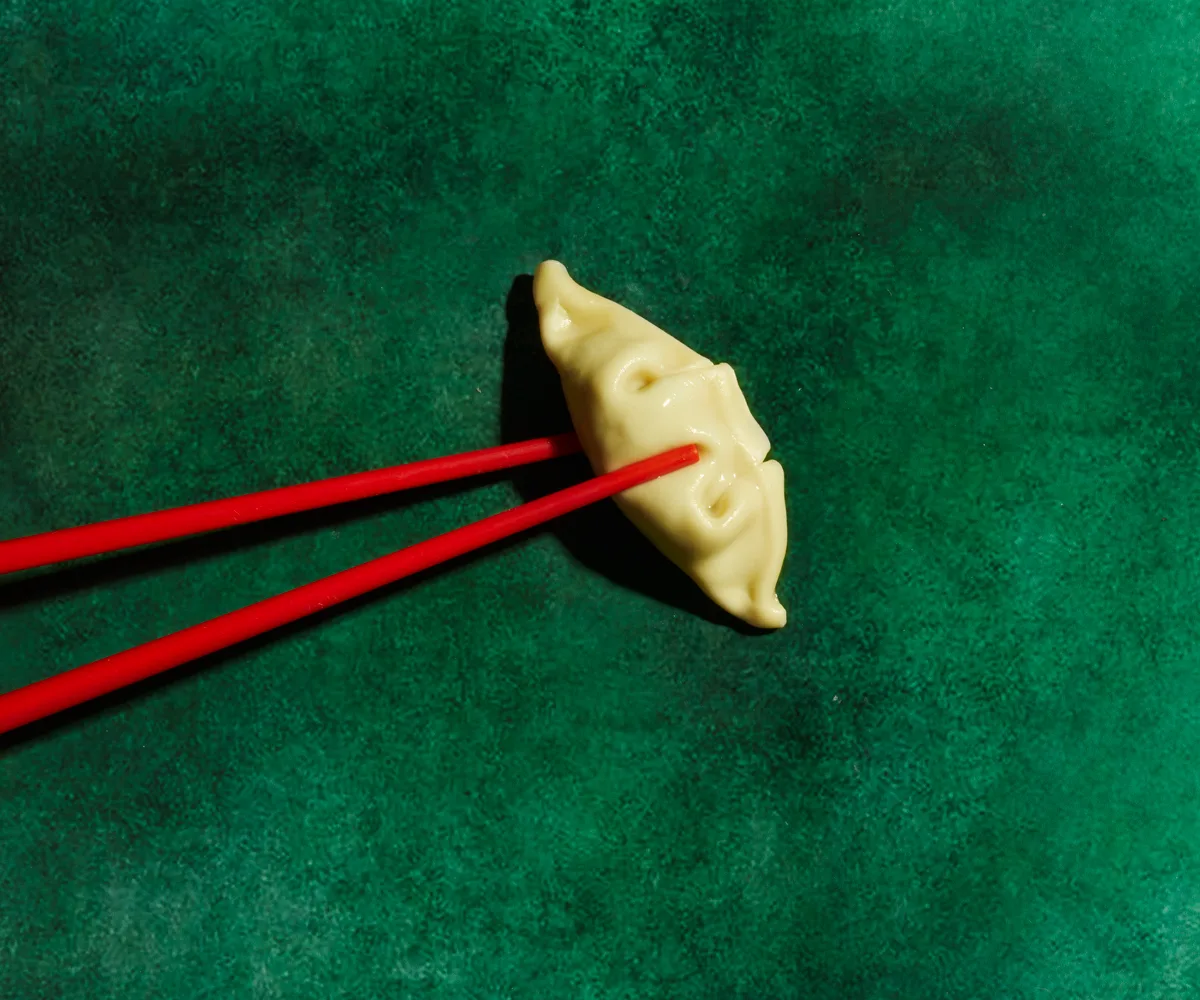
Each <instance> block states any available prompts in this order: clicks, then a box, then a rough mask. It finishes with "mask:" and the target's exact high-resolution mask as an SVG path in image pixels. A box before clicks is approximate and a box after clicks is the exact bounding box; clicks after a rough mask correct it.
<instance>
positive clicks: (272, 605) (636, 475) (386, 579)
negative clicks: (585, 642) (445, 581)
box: [0, 444, 700, 733]
mask: <svg viewBox="0 0 1200 1000" xmlns="http://www.w3.org/2000/svg"><path fill="white" fill-rule="evenodd" d="M699 458H700V453H699V451H698V450H697V449H696V446H695V445H691V444H690V445H685V446H684V447H682V448H676V449H674V450H672V451H667V452H663V453H662V454H661V455H655V456H654V457H653V458H647V459H645V460H644V461H641V462H635V463H634V464H632V465H627V466H625V467H624V468H622V469H617V470H616V471H615V472H610V473H608V474H607V475H603V476H597V477H596V478H595V479H589V480H587V481H586V482H582V483H579V484H578V485H577V486H570V487H568V488H567V489H565V490H560V491H559V492H557V493H551V494H550V495H549V496H545V497H542V498H541V499H540V500H534V501H532V502H531V503H526V504H522V505H521V506H520V507H514V508H512V509H511V510H506V511H504V512H503V513H500V514H493V515H492V516H491V517H487V518H484V519H483V520H482V521H476V522H475V523H474V524H468V525H466V526H465V527H462V528H456V529H455V530H454V531H450V532H447V533H446V534H444V535H438V536H436V537H435V538H430V539H427V540H426V541H423V542H418V543H417V544H416V545H412V546H410V547H408V548H406V549H401V550H400V551H399V552H393V553H392V554H391V555H387V556H383V557H382V558H380V559H373V560H371V561H370V562H365V563H362V564H361V565H359V566H355V567H353V568H352V569H347V570H343V571H342V572H340V573H334V574H333V575H332V576H327V577H325V578H324V579H321V580H316V581H315V582H313V583H309V584H306V585H305V586H303V587H297V588H296V589H295V590H289V591H287V592H286V593H283V594H279V595H277V596H275V597H269V598H267V599H266V600H265V601H259V602H258V603H257V604H251V605H248V606H247V607H244V608H241V609H239V610H237V611H231V612H229V613H228V614H224V615H220V616H219V617H217V618H213V619H210V620H209V621H207V622H203V623H202V624H200V625H193V626H191V627H190V628H185V629H183V630H181V631H179V632H174V633H172V634H171V635H165V636H163V637H162V638H161V639H154V640H153V641H151V642H147V643H145V644H144V645H141V646H135V647H134V648H133V649H129V650H126V651H125V652H123V653H117V654H116V655H114V656H108V657H105V658H104V659H102V660H96V661H95V662H93V663H88V664H86V665H84V666H82V667H76V668H75V669H73V670H68V671H66V672H65V673H61V674H58V675H56V676H54V677H48V678H46V679H45V680H42V681H36V682H35V683H33V684H30V685H28V686H26V687H23V688H18V689H17V690H15V691H10V692H9V693H8V694H5V695H0V733H6V732H9V731H10V730H13V729H16V728H18V727H19V726H24V725H26V724H28V723H30V722H34V721H36V720H38V719H42V718H45V717H46V716H48V715H53V714H54V713H55V712H61V711H63V710H64V709H67V708H72V707H74V706H75V705H80V704H82V703H83V702H85V701H89V700H91V699H92V698H97V697H99V696H101V695H105V694H108V693H109V692H111V691H116V690H117V689H118V688H122V687H126V686H127V685H129V684H135V683H137V682H138V681H141V680H145V679H146V678H147V677H152V676H154V675H155V674H159V673H162V672H163V671H164V670H170V669H171V668H172V667H177V666H179V665H180V664H181V663H187V662H188V661H189V660H194V659H197V658H198V657H201V656H207V655H208V654H209V653H215V652H217V651H218V650H220V649H225V648H226V647H227V646H232V645H235V644H236V643H239V642H244V641H245V640H246V639H250V638H252V637H254V636H256V635H261V634H262V633H263V632H267V631H270V630H271V629H273V628H279V626H281V625H286V624H288V623H289V622H294V621H296V620H297V619H299V618H303V617H305V616H306V615H311V614H314V613H315V612H317V611H321V610H323V609H324V608H328V607H332V606H333V605H335V604H341V603H342V602H343V601H348V600H350V599H351V598H353V597H358V596H360V595H361V594H365V593H367V592H369V591H371V590H375V589H377V588H379V587H383V586H385V585H387V584H389V583H392V582H394V581H396V580H400V579H403V578H404V577H406V576H411V575H412V574H413V573H418V572H420V571H421V570H424V569H428V568H429V567H430V566H436V565H437V564H438V563H441V562H445V561H447V560H449V559H454V558H455V557H457V556H461V555H463V554H464V553H467V552H471V551H472V550H474V549H478V548H481V547H482V546H484V545H489V544H490V543H492V542H496V541H499V540H500V539H501V538H507V537H508V536H509V535H514V534H517V533H518V532H521V531H525V530H526V529H528V528H532V527H534V526H535V525H538V524H542V523H544V522H546V521H549V520H551V519H553V518H556V517H559V516H561V515H563V514H568V513H570V512H571V511H573V510H577V509H578V508H580V507H584V506H586V505H587V504H590V503H595V502H596V501H597V500H603V499H604V498H606V497H610V496H613V495H615V494H617V493H621V492H623V491H625V490H627V489H630V488H631V487H634V486H637V485H638V484H639V483H644V482H647V481H649V480H651V479H657V478H658V477H659V476H664V475H666V474H667V473H669V472H674V471H675V470H676V469H682V468H684V467H685V466H688V465H692V464H693V463H695V462H696V461H698V460H699Z"/></svg>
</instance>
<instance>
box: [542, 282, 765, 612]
mask: <svg viewBox="0 0 1200 1000" xmlns="http://www.w3.org/2000/svg"><path fill="white" fill-rule="evenodd" d="M533 295H534V299H535V300H536V302H537V308H538V315H539V317H540V320H541V329H542V343H543V345H544V346H545V348H546V353H547V354H548V355H549V356H550V360H551V361H553V362H554V366H555V367H556V368H557V369H558V372H559V375H560V376H561V377H562V383H563V389H564V391H565V393H566V397H567V406H568V407H569V409H570V411H571V420H572V421H573V423H574V424H575V430H576V432H577V433H578V434H579V439H580V441H582V442H583V449H584V451H585V452H586V453H587V456H588V458H589V460H590V461H591V463H592V467H593V468H594V469H595V470H596V472H597V473H604V472H611V471H612V470H613V469H617V468H620V467H621V466H623V465H628V464H629V463H630V462H636V461H638V460H639V459H643V458H649V457H650V456H651V455H655V454H657V453H659V452H662V451H666V450H667V449H669V448H677V447H679V446H681V445H685V444H693V443H694V444H696V445H698V446H699V448H700V461H699V463H698V464H696V465H693V466H689V467H688V468H686V469H681V470H679V471H678V472H673V473H671V474H670V475H667V476H664V477H662V478H661V479H656V480H654V481H653V482H649V483H645V484H643V485H642V486H637V487H635V488H634V489H631V490H628V491H627V492H625V493H624V494H622V495H621V496H619V497H617V503H618V504H619V505H620V506H621V509H622V510H623V511H624V512H625V514H626V515H627V516H628V517H629V518H630V520H632V521H633V523H634V524H636V525H637V526H638V528H640V529H641V531H642V532H643V533H644V534H645V535H646V536H647V537H649V538H650V540H651V541H652V542H654V544H655V545H657V546H658V548H659V549H661V550H662V552H663V553H665V554H666V555H667V556H668V557H669V558H670V559H671V560H672V561H673V562H675V563H676V564H677V565H678V566H679V567H680V568H682V569H683V570H684V571H685V572H686V573H688V575H689V576H691V577H692V579H694V580H695V581H696V582H697V583H698V584H699V585H700V586H701V587H702V588H703V590H704V591H705V592H706V593H707V594H708V595H709V596H710V597H711V598H712V599H713V600H714V601H716V603H717V604H719V605H720V606H721V607H723V608H725V609H726V610H727V611H729V612H730V613H732V614H734V615H737V616H738V617H739V618H742V619H744V620H745V621H747V622H749V623H750V624H752V625H757V626H759V627H762V628H779V627H780V626H782V625H783V624H784V623H785V622H786V621H787V612H786V611H784V608H783V605H782V604H780V603H779V599H778V597H776V596H775V585H776V583H777V582H778V580H779V572H780V570H781V569H782V567H783V557H784V552H785V551H786V549H787V510H786V508H785V506H784V499H783V467H782V466H781V465H780V464H779V463H778V462H776V461H764V460H765V459H766V457H767V452H768V451H769V450H770V447H771V443H770V442H769V441H768V440H767V436H766V434H764V433H763V429H762V428H761V427H759V425H758V423H757V422H756V421H755V419H754V417H753V416H752V415H751V413H750V408H749V406H747V404H746V398H745V397H744V396H743V395H742V390H741V388H740V387H739V386H738V381H737V376H736V375H735V374H734V372H733V369H732V368H730V367H729V365H726V364H720V365H714V364H713V363H712V362H711V361H709V360H708V359H707V358H705V357H702V356H701V355H699V354H697V353H696V352H695V351H693V350H692V349H691V348H690V347H687V346H686V345H685V344H682V343H680V342H679V341H678V340H676V339H675V338H674V337H672V336H671V335H670V334H669V333H666V332H665V331H663V330H660V329H659V328H658V327H656V326H655V325H654V324H653V323H650V322H648V321H646V320H644V319H642V317H640V316H638V315H637V314H636V313H633V312H630V311H629V310H628V309H626V308H625V307H624V306H620V305H617V303H615V302H610V301H609V300H608V299H605V298H602V297H601V296H599V295H596V294H594V293H592V292H589V291H588V290H587V289H585V288H582V287H580V286H579V285H577V284H576V283H575V282H574V281H573V280H572V279H571V276H570V275H569V274H567V269H566V268H565V267H563V265H562V264H560V263H558V262H557V261H553V260H549V261H546V262H545V263H543V264H542V265H541V266H539V267H538V269H537V273H536V274H535V276H534V281H533Z"/></svg>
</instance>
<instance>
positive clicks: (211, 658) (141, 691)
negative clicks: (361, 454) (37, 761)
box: [0, 473, 529, 756]
mask: <svg viewBox="0 0 1200 1000" xmlns="http://www.w3.org/2000/svg"><path fill="white" fill-rule="evenodd" d="M502 477H503V473H497V474H495V475H494V476H491V477H486V478H490V479H493V480H497V479H500V478H502ZM484 478H485V477H480V479H481V480H482V479H484ZM428 489H430V490H435V489H436V490H437V492H438V493H444V492H448V491H449V487H448V485H447V486H439V487H429V488H428ZM412 492H413V494H423V496H424V497H425V498H426V499H428V498H429V493H428V492H424V491H421V490H414V491H412ZM409 496H410V497H411V496H412V494H410V495H409ZM383 499H384V498H375V500H377V501H378V500H383ZM407 502H408V503H414V502H416V501H415V500H414V499H409V500H408V501H407ZM360 504H370V505H371V506H375V505H376V504H375V502H374V501H359V502H357V503H355V504H346V505H345V506H346V507H351V506H356V507H357V506H359V505H360ZM392 506H395V499H394V498H393V503H392ZM330 509H332V508H330ZM328 510H329V509H327V511H324V512H321V513H327V512H328ZM312 513H313V514H315V513H318V512H312ZM365 516H367V514H366V513H363V512H361V511H359V512H357V513H354V514H351V515H349V516H348V517H347V516H343V517H328V519H327V521H323V523H328V524H341V523H344V522H345V521H346V520H349V519H351V518H352V517H365ZM299 518H305V519H307V520H312V519H310V518H308V515H304V514H298V515H292V516H291V517H287V518H281V519H280V520H282V521H290V522H292V524H293V530H298V529H296V528H295V521H296V520H297V519H299ZM266 523H270V524H271V525H272V530H271V532H270V538H272V539H273V538H277V537H282V536H283V535H285V534H288V533H289V532H287V531H286V530H282V529H280V528H276V527H275V522H264V524H266ZM253 527H254V526H253V525H246V526H245V527H243V528H238V529H234V530H232V531H230V532H228V534H230V535H233V534H243V533H244V532H248V531H249V529H251V528H253ZM527 537H529V536H528V535H517V536H514V537H512V538H506V539H504V540H502V541H500V542H497V543H496V544H494V545H491V546H488V547H487V548H486V549H480V550H477V551H475V552H468V553H466V554H465V555H462V556H458V557H457V558H455V559H451V560H449V561H447V562H444V563H440V564H439V565H437V566H433V567H430V568H429V569H427V570H422V571H421V572H420V573H415V574H413V575H412V576H410V577H406V578H405V579H403V580H397V581H396V582H395V583H391V584H388V585H387V586H384V587H380V588H379V589H378V590H374V591H371V592H370V593H368V594H363V595H362V596H360V597H356V598H353V599H351V600H349V601H346V602H344V603H342V604H338V605H335V606H334V607H331V608H326V609H325V610H324V611H319V612H317V613H316V614H313V615H309V616H307V617H305V618H301V619H300V620H299V621H295V622H292V623H291V624H289V625H284V626H281V627H280V628H276V629H272V630H271V631H270V632H265V633H263V634H262V635H259V636H255V637H254V638H252V639H247V640H246V641H245V642H240V643H237V644H236V645H234V646H230V647H228V648H227V649H222V650H219V651H218V652H216V653H212V654H210V655H208V656H203V657H201V658H200V659H198V660H192V661H191V662H189V663H185V664H182V665H181V666H178V667H174V668H173V669H171V670H168V671H166V672H165V673H161V674H158V675H157V676H155V677H150V678H148V679H146V680H144V681H141V682H140V683H137V684H132V685H130V686H129V687H125V688H121V689H120V690H117V691H114V692H112V693H111V694H107V695H103V696H101V697H99V698H95V699H93V700H91V701H88V702H85V703H84V704H82V705H78V706H76V707H75V708H70V709H67V710H66V711H64V712H59V713H58V714H56V715H52V716H50V717H49V718H45V719H40V720H38V721H37V722H32V723H30V724H29V725H27V726H23V727H21V728H20V729H16V730H13V731H12V732H10V733H5V734H3V735H0V756H2V755H3V754H5V753H7V752H9V751H11V750H14V749H16V748H17V747H21V746H24V745H26V744H30V743H34V742H37V741H38V740H41V739H43V738H44V737H46V736H49V735H51V734H52V733H55V732H57V731H59V730H60V729H65V728H67V727H69V726H73V725H75V724H76V723H79V722H82V721H84V720H87V719H91V718H93V717H95V716H99V715H103V714H105V713H106V712H109V711H110V710H112V709H114V708H118V707H121V706H125V705H128V704H130V703H133V702H137V701H140V700H142V699H143V698H147V697H149V696H151V695H153V694H154V693H155V692H156V691H159V690H161V689H162V688H164V687H166V686H167V685H169V684H177V683H179V682H180V681H183V680H185V679H186V678H189V677H193V676H195V675H196V674H198V673H201V672H203V671H206V670H212V669H214V668H217V667H220V666H221V665H222V664H224V663H227V662H228V661H230V660H232V659H235V658H236V657H240V656H244V655H246V654H248V653H253V652H255V651H256V650H259V649H262V648H263V647H265V646H267V645H270V644H271V643H275V642H278V641H280V640H283V639H288V638H290V637H292V636H297V635H303V634H305V633H306V632H309V631H311V630H314V629H318V628H320V627H321V626H322V625H324V624H326V623H328V622H331V621H334V620H336V619H338V618H340V617H342V616H343V615H348V614H352V613H353V612H354V611H356V610H358V609H359V608H362V607H365V606H366V605H368V604H370V603H372V602H374V601H379V600H384V599H386V598H387V597H390V596H392V595H394V594H397V593H402V592H403V591H406V590H408V589H410V588H414V587H419V586H421V585H422V584H423V583H426V582H427V581H429V580H434V579H436V578H438V577H440V576H443V575H446V574H448V573H454V572H456V571H458V570H459V569H461V568H462V567H463V566H466V565H468V564H469V563H471V562H473V561H474V560H475V559H478V558H480V557H482V556H484V555H485V553H490V554H492V555H494V554H496V553H498V552H504V551H506V550H508V549H510V548H512V547H514V546H516V545H519V544H520V543H521V541H522V540H523V539H525V538H527ZM265 540H268V539H266V538H264V537H263V535H262V534H259V535H258V536H257V537H256V538H254V539H253V542H263V541H265ZM190 544H191V543H190V542H185V543H176V544H175V545H171V544H169V543H168V544H167V545H165V546H164V547H163V549H164V551H163V552H159V551H158V550H152V551H147V552H145V553H132V554H130V555H127V556H122V557H118V558H117V559H114V560H110V562H120V563H124V564H134V565H135V566H136V568H132V569H131V568H129V567H128V565H127V566H126V568H125V569H124V570H122V568H121V567H117V568H115V569H114V568H112V567H108V566H102V564H95V565H93V566H88V567H83V569H87V570H94V571H96V572H95V573H94V574H87V575H84V576H82V578H81V576H80V572H79V571H76V573H75V574H72V575H73V579H72V581H71V582H70V583H64V582H63V581H55V580H52V579H50V578H51V577H60V576H64V575H67V572H68V571H64V572H61V573H52V574H47V575H46V578H45V581H44V585H43V587H42V588H41V590H40V591H39V592H40V593H41V594H42V595H43V599H44V596H45V595H47V594H50V595H55V594H64V593H70V592H72V591H74V590H79V589H84V588H86V587H90V586H97V585H100V584H102V583H105V582H111V581H113V580H117V579H128V578H132V577H135V576H140V575H143V573H147V572H152V571H153V569H148V568H145V567H146V566H148V565H149V566H153V567H154V568H162V567H164V566H169V565H174V564H176V563H180V562H187V561H190V560H189V557H188V556H186V555H181V554H179V553H178V552H175V553H170V554H169V556H168V554H167V553H166V552H165V549H168V548H169V549H179V548H182V547H183V546H184V545H190ZM242 544H250V542H249V541H247V540H245V539H243V543H242ZM238 547H239V544H238V543H237V542H236V541H233V540H230V539H226V540H223V544H222V546H221V551H222V552H227V551H232V550H233V549H235V548H238ZM214 551H215V550H214V549H213V548H212V547H209V548H208V549H206V552H207V553H208V554H214ZM151 556H155V557H156V558H153V559H150V558H149V557H151ZM101 569H104V571H105V572H104V573H102V574H101V573H100V572H99V570H101ZM83 580H88V581H91V582H82V581H83ZM301 582H306V581H301ZM56 584H57V585H56ZM297 585H299V583H298V584H297ZM15 586H17V584H6V585H5V588H12V587H15ZM264 596H266V595H264ZM30 599H31V600H34V599H36V598H32V597H31V598H30ZM13 603H23V602H13Z"/></svg>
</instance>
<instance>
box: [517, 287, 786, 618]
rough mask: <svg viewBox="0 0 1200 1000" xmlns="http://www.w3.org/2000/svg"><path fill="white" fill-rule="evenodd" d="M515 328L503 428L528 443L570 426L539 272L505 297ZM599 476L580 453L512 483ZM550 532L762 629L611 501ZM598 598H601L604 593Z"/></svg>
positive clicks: (548, 487) (618, 576)
mask: <svg viewBox="0 0 1200 1000" xmlns="http://www.w3.org/2000/svg"><path fill="white" fill-rule="evenodd" d="M505 316H506V318H507V320H508V333H507V336H506V337H505V341H504V381H503V385H502V389H501V403H500V434H501V437H502V438H503V440H505V441H523V440H525V439H526V438H530V437H537V436H538V435H539V434H557V433H559V432H561V431H569V430H570V429H571V416H570V414H569V413H568V412H567V404H566V400H565V399H564V398H563V392H562V383H561V382H560V381H559V377H558V372H556V371H555V370H554V365H552V364H551V363H550V359H549V358H548V357H546V352H545V350H544V349H543V348H542V340H541V333H540V331H539V327H538V315H537V306H536V305H535V304H534V301H533V277H532V276H531V275H528V274H523V275H520V276H519V277H518V278H517V279H516V280H515V281H514V282H513V284H512V288H511V289H510V290H509V293H508V299H507V301H506V303H505ZM591 474H592V471H591V468H590V466H589V465H588V463H587V459H585V458H584V457H583V456H578V455H577V456H574V457H572V458H568V459H559V460H558V461H555V462H544V463H542V464H540V465H530V466H526V467H524V468H521V469H516V470H514V471H513V474H512V481H513V484H514V485H515V486H516V488H517V491H518V492H519V493H520V495H521V498H522V499H523V500H525V501H527V502H528V501H530V500H536V499H537V498H538V497H542V496H545V495H546V494H547V493H553V492H554V491H555V490H560V489H563V488H565V487H567V486H570V485H571V484H572V483H577V482H579V481H580V480H582V479H585V478H587V477H588V476H590V475H591ZM548 530H549V531H550V532H551V533H552V534H553V535H554V536H555V537H557V538H558V540H559V541H560V542H562V544H563V547H564V548H565V549H566V550H567V551H568V552H569V553H570V554H571V556H572V557H574V558H575V559H577V560H578V561H579V562H580V563H582V564H583V565H584V566H586V567H587V568H588V569H590V570H592V572H594V573H598V574H600V575H601V576H604V577H607V578H608V579H609V580H611V581H612V582H613V583H615V584H617V585H618V586H620V587H624V588H626V589H627V590H632V591H635V592H637V593H639V594H644V595H645V596H646V597H649V598H651V599H652V600H655V601H658V602H659V603H660V604H665V605H667V606H668V607H672V608H675V609H677V610H679V611H683V612H686V613H687V614H689V615H694V616H696V617H697V618H702V619H704V620H706V621H709V622H713V623H715V624H719V625H724V626H727V627H729V628H733V629H736V630H738V631H740V632H742V633H744V634H747V635H760V634H763V631H764V630H762V629H756V628H754V627H752V626H749V625H747V624H746V623H745V622H743V621H741V620H740V619H738V618H735V617H734V616H733V615H731V614H728V613H727V612H725V611H723V610H722V609H721V608H720V607H718V606H717V605H716V604H714V603H713V602H712V601H710V600H709V598H708V596H707V595H706V594H704V592H703V591H701V590H700V588H699V587H697V586H696V584H695V583H694V582H693V581H692V580H691V579H690V578H689V577H688V576H687V574H686V573H684V572H683V571H682V570H681V569H679V568H678V567H677V566H676V565H675V564H674V563H673V562H671V561H670V560H669V559H667V558H666V556H664V555H663V554H662V553H661V552H659V551H658V549H656V548H655V547H654V546H653V545H652V544H651V543H650V542H649V541H648V540H647V538H646V537H645V536H644V535H643V534H642V533H641V532H640V531H638V530H637V528H635V527H634V526H633V524H632V523H631V522H630V521H629V519H628V518H626V517H625V515H624V514H622V513H621V511H620V509H619V508H618V507H617V505H616V504H615V503H614V502H613V501H611V500H605V501H603V502H601V503H597V504H592V505H591V506H590V507H585V508H583V509H582V510H578V511H576V512H575V513H573V514H569V515H568V516H566V517H560V518H557V519H556V520H554V521H552V522H551V523H550V524H549V525H548ZM597 599H598V600H599V599H600V598H599V597H597Z"/></svg>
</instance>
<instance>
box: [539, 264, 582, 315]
mask: <svg viewBox="0 0 1200 1000" xmlns="http://www.w3.org/2000/svg"><path fill="white" fill-rule="evenodd" d="M578 287H579V286H578V285H577V284H575V281H574V279H573V278H572V277H571V275H570V274H568V273H567V269H566V268H565V267H564V266H563V265H562V264H560V263H559V262H558V261H556V260H544V261H542V262H541V263H540V264H539V265H538V266H537V270H536V271H534V272H533V299H534V302H536V303H537V305H538V308H542V307H543V306H549V305H551V304H552V303H553V302H554V301H555V300H557V299H561V298H562V297H563V295H564V294H566V293H568V292H570V291H571V290H573V289H576V288H578Z"/></svg>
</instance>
